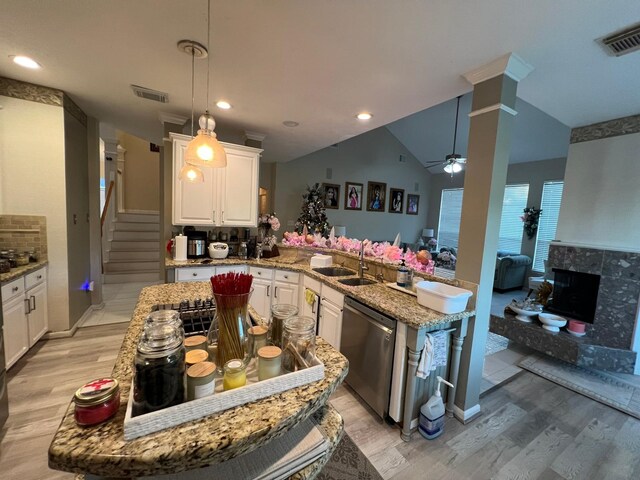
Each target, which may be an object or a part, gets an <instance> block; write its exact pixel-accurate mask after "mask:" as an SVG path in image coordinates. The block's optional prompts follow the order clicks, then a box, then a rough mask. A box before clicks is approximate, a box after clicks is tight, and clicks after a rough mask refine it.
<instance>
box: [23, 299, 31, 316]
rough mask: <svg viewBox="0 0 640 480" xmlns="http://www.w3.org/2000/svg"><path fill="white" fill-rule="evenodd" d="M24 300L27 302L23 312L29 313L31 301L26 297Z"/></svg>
mask: <svg viewBox="0 0 640 480" xmlns="http://www.w3.org/2000/svg"><path fill="white" fill-rule="evenodd" d="M24 301H25V302H27V307H26V308H27V311H26V312H25V313H26V314H27V315H28V314H30V313H31V302H29V299H28V298H25V299H24Z"/></svg>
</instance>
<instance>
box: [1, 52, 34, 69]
mask: <svg viewBox="0 0 640 480" xmlns="http://www.w3.org/2000/svg"><path fill="white" fill-rule="evenodd" d="M9 58H10V59H11V60H13V63H15V64H18V65H20V66H21V67H25V68H31V69H37V68H42V65H40V64H39V63H38V62H36V61H35V60H34V59H32V58H29V57H25V56H23V55H9Z"/></svg>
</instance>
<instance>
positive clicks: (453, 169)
mask: <svg viewBox="0 0 640 480" xmlns="http://www.w3.org/2000/svg"><path fill="white" fill-rule="evenodd" d="M444 171H445V172H447V173H450V174H452V175H453V174H454V173H458V172H460V171H462V167H461V166H460V164H459V163H458V162H453V163H450V164H448V165H446V166H445V167H444Z"/></svg>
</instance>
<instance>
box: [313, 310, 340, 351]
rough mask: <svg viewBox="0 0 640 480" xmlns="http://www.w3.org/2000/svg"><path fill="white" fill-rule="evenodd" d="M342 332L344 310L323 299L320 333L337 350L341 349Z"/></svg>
mask: <svg viewBox="0 0 640 480" xmlns="http://www.w3.org/2000/svg"><path fill="white" fill-rule="evenodd" d="M341 334H342V310H340V309H339V308H338V307H336V306H335V305H333V304H331V303H329V302H327V301H325V300H322V310H321V311H320V327H319V330H318V335H320V336H321V337H322V338H324V339H325V340H326V341H327V342H329V343H330V344H331V346H333V348H335V349H336V350H340V336H341Z"/></svg>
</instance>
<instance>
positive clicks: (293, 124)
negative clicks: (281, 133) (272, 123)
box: [282, 120, 300, 127]
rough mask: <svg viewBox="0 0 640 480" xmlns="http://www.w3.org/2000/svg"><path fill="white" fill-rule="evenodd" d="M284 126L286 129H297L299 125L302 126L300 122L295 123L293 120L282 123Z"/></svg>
mask: <svg viewBox="0 0 640 480" xmlns="http://www.w3.org/2000/svg"><path fill="white" fill-rule="evenodd" d="M282 124H283V125H284V126H285V127H297V126H298V125H300V124H299V123H298V122H294V121H293V120H285V121H284V122H282Z"/></svg>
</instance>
